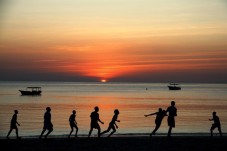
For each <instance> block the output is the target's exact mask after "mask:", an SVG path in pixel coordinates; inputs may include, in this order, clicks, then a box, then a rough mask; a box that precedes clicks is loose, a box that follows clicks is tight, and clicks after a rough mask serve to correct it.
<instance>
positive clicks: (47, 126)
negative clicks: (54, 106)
mask: <svg viewBox="0 0 227 151" xmlns="http://www.w3.org/2000/svg"><path fill="white" fill-rule="evenodd" d="M50 111H51V108H50V107H47V108H46V112H45V114H44V126H43V131H42V133H41V135H40V136H39V138H42V136H43V134H44V132H45V131H46V130H48V132H47V134H46V135H45V138H47V136H48V135H49V134H50V133H51V132H52V131H53V124H52V123H51V113H50Z"/></svg>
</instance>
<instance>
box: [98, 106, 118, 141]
mask: <svg viewBox="0 0 227 151" xmlns="http://www.w3.org/2000/svg"><path fill="white" fill-rule="evenodd" d="M119 114H120V112H119V110H118V109H115V110H114V116H113V118H112V120H111V122H110V123H109V127H108V129H107V130H105V131H103V132H102V133H101V134H100V135H102V134H104V133H107V132H109V131H110V130H111V129H112V130H113V131H112V132H111V133H110V134H109V135H108V137H110V136H111V135H112V134H113V133H115V132H116V128H118V126H117V124H116V122H120V120H117V118H118V115H119ZM115 126H116V128H115Z"/></svg>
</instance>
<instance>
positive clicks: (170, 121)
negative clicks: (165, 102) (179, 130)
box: [166, 101, 177, 138]
mask: <svg viewBox="0 0 227 151" xmlns="http://www.w3.org/2000/svg"><path fill="white" fill-rule="evenodd" d="M166 113H169V114H168V126H169V131H168V138H170V137H171V131H172V128H173V127H175V116H177V108H176V107H175V102H174V101H171V106H169V107H168V108H167V110H166Z"/></svg>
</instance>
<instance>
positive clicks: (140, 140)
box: [0, 136, 227, 151]
mask: <svg viewBox="0 0 227 151" xmlns="http://www.w3.org/2000/svg"><path fill="white" fill-rule="evenodd" d="M0 145H1V148H3V150H4V151H7V150H10V151H11V150H14V151H20V150H23V151H25V150H26V151H27V150H32V151H34V150H35V151H36V150H37V151H38V150H40V151H52V150H53V151H60V150H64V151H67V150H69V151H70V150H78V151H96V150H97V151H148V150H149V151H222V150H223V151H224V150H226V147H227V136H223V137H219V136H214V137H212V138H211V137H209V136H173V137H172V138H171V139H167V138H166V137H164V136H158V137H157V136H154V137H152V138H150V137H148V136H133V137H131V136H124V137H110V138H107V137H101V138H96V137H91V138H87V137H78V138H70V139H68V138H65V137H56V138H48V139H38V138H21V139H19V140H17V139H0Z"/></svg>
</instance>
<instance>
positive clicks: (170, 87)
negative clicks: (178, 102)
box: [168, 86, 181, 90]
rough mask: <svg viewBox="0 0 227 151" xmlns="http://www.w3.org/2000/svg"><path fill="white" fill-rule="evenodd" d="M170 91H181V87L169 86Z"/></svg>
mask: <svg viewBox="0 0 227 151" xmlns="http://www.w3.org/2000/svg"><path fill="white" fill-rule="evenodd" d="M168 87H169V90H181V87H176V86H168Z"/></svg>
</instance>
